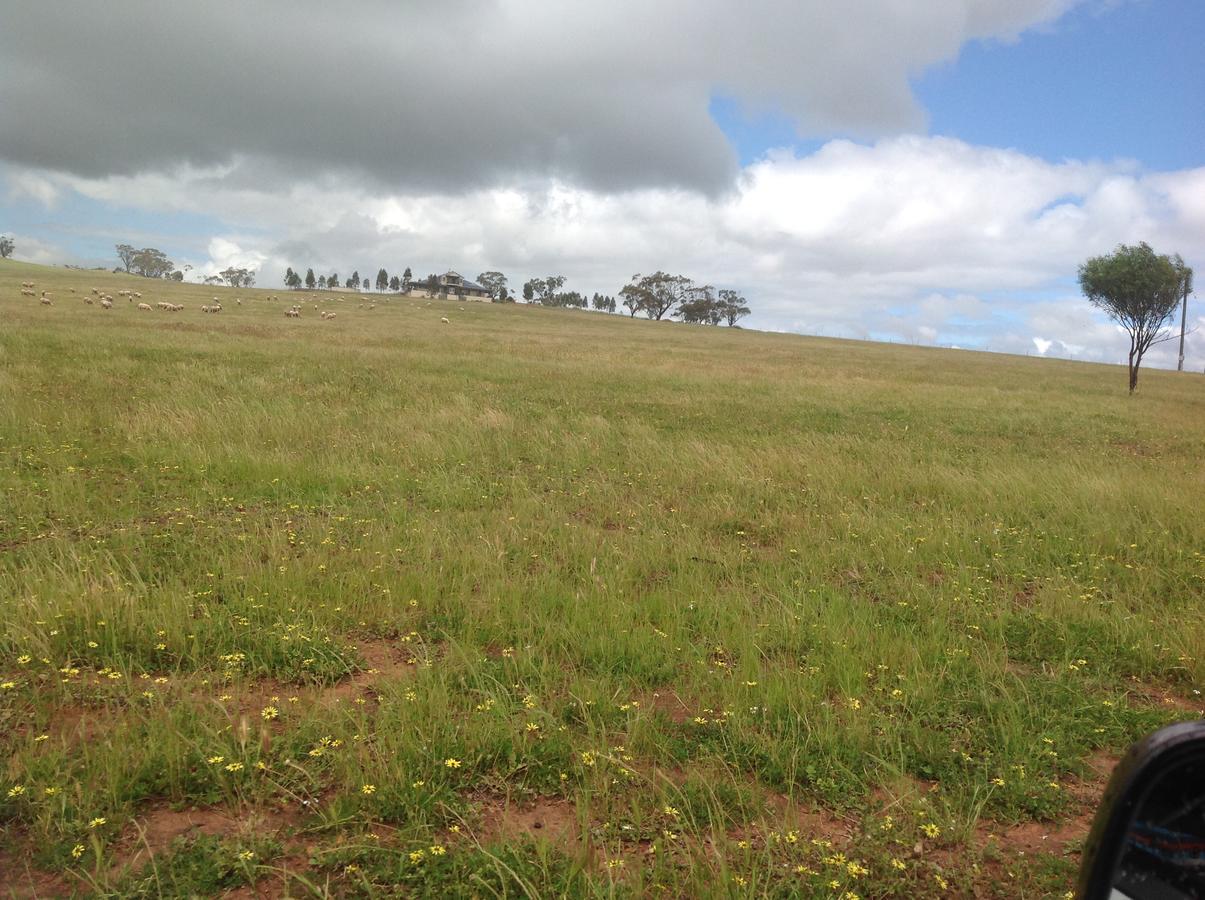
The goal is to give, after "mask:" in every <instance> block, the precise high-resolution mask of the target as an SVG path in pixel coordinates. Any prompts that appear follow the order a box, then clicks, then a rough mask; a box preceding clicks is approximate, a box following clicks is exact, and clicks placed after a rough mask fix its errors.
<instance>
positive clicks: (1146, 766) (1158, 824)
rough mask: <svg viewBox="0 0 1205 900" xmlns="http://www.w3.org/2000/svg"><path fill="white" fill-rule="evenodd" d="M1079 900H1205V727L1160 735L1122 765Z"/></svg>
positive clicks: (1108, 791) (1089, 851)
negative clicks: (1182, 899) (1203, 899)
mask: <svg viewBox="0 0 1205 900" xmlns="http://www.w3.org/2000/svg"><path fill="white" fill-rule="evenodd" d="M1079 896H1080V897H1081V898H1082V900H1180V898H1192V897H1205V721H1199V722H1180V723H1178V724H1176V725H1169V726H1167V727H1166V728H1161V729H1159V730H1158V731H1156V732H1155V733H1154V734H1152V735H1149V736H1148V737H1146V738H1144V739H1143V740H1141V741H1139V742H1138V743H1137V744H1135V745H1134V746H1133V747H1131V748H1130V750H1129V752H1128V753H1127V754H1126V755H1125V757H1124V758H1123V759H1122V761H1121V762H1120V763H1118V765H1117V768H1116V769H1114V770H1113V775H1112V777H1111V778H1110V779H1109V784H1108V787H1107V788H1105V793H1104V797H1103V798H1102V799H1101V804H1100V807H1099V808H1098V809H1097V811H1096V818H1095V820H1094V821H1093V823H1092V831H1091V832H1090V833H1089V835H1088V840H1087V842H1086V843H1085V844H1084V854H1083V862H1082V865H1081V867H1080V878H1079Z"/></svg>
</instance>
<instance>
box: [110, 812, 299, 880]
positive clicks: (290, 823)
mask: <svg viewBox="0 0 1205 900" xmlns="http://www.w3.org/2000/svg"><path fill="white" fill-rule="evenodd" d="M300 818H301V816H300V814H299V813H296V812H292V811H289V810H278V809H250V810H242V811H237V812H235V811H231V810H227V809H221V808H208V809H186V810H175V809H172V808H171V807H169V806H166V805H157V806H153V807H150V808H149V809H147V810H145V811H144V812H142V813H139V814H138V815H136V816H135V817H134V819H133V821H132V822H131V823H130V824H129V825H128V826H127V827H126V829H125V831H124V832H123V834H122V837H121V840H120V841H119V842H118V844H117V847H116V849H115V851H114V859H115V865H114V871H115V872H118V871H121V870H123V869H133V868H138V867H140V866H141V865H142V864H143V863H144V862H145V861H146V860H148V859H151V858H152V857H155V856H158V855H160V854H162V853H164V852H166V851H167V850H168V848H170V847H171V845H172V843H173V842H174V841H175V840H176V839H177V838H181V837H191V836H195V835H202V834H205V835H210V836H213V837H233V836H237V835H240V834H255V835H265V834H284V833H286V832H288V831H290V830H291V829H292V828H293V827H294V826H295V825H296V824H297V823H298V822H299V821H300Z"/></svg>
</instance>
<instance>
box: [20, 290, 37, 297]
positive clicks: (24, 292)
mask: <svg viewBox="0 0 1205 900" xmlns="http://www.w3.org/2000/svg"><path fill="white" fill-rule="evenodd" d="M21 296H22V297H34V296H37V295H36V294H34V292H33V291H32V290H31V289H30V288H21Z"/></svg>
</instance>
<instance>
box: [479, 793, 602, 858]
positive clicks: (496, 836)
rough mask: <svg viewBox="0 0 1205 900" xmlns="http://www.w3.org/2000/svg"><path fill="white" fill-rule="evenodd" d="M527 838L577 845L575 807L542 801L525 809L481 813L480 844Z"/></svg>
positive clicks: (490, 808)
mask: <svg viewBox="0 0 1205 900" xmlns="http://www.w3.org/2000/svg"><path fill="white" fill-rule="evenodd" d="M524 837H530V838H533V839H536V840H546V841H548V842H549V843H552V844H556V845H557V846H560V847H569V846H574V845H576V844H577V842H578V840H579V838H580V837H581V825H580V823H579V822H578V818H577V807H576V806H575V805H574V804H572V803H570V802H568V801H566V800H557V799H550V798H542V799H539V800H536V801H535V802H534V803H532V804H530V805H527V806H519V805H517V804H511V803H507V804H494V805H487V806H485V807H483V809H482V825H481V834H480V835H478V839H479V840H480V841H481V843H483V844H485V843H492V842H494V841H507V840H514V839H516V838H524Z"/></svg>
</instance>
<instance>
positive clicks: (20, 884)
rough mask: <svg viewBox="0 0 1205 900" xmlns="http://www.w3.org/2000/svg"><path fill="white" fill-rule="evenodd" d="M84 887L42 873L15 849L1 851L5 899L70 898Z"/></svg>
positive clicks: (0, 882)
mask: <svg viewBox="0 0 1205 900" xmlns="http://www.w3.org/2000/svg"><path fill="white" fill-rule="evenodd" d="M79 887H82V886H73V885H72V884H71V883H70V882H68V881H67V880H66V879H65V878H62V877H60V876H58V875H51V874H49V873H47V872H40V871H38V870H37V869H34V868H33V867H32V866H30V865H29V859H28V857H27V856H26V855H25V854H22V853H21V852H20V851H18V850H17V849H16V848H14V847H9V848H6V849H5V850H3V851H0V893H2V894H3V895H4V896H5V897H14V898H20V900H26V898H29V900H33V898H35V897H70V896H71V895H72V893H74V891H75V890H77V889H78V888H79Z"/></svg>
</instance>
